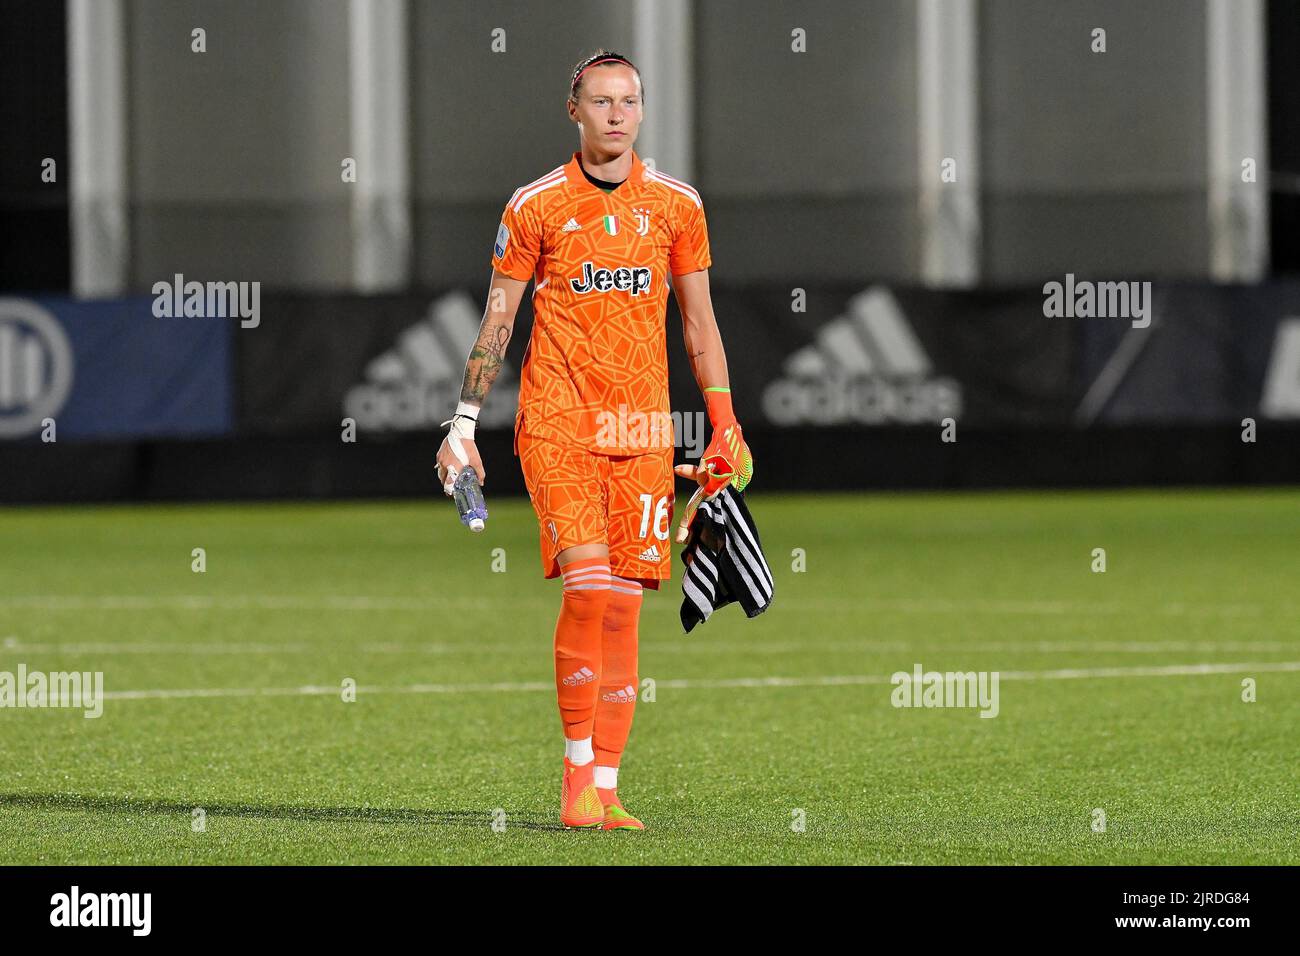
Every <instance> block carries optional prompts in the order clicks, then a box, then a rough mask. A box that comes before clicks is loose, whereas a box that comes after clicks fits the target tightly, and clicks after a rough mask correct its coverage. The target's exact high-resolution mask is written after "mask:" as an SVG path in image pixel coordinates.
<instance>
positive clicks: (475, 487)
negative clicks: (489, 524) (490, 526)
mask: <svg viewBox="0 0 1300 956" xmlns="http://www.w3.org/2000/svg"><path fill="white" fill-rule="evenodd" d="M452 497H453V498H455V499H456V510H457V511H459V512H460V523H461V524H463V525H464V526H465V527H467V528H469V530H470V531H482V530H483V523H484V522H485V521H487V516H488V512H487V503H486V502H485V501H484V500H483V488H482V486H480V485H479V483H478V473H477V472H476V471H474V469H473V468H471V467H469V466H468V465H466V466H465V467H464V468H462V469H461V470H460V472H459V473H458V474H457V475H456V481H455V483H454V484H453V486H452Z"/></svg>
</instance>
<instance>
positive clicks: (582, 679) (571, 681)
mask: <svg viewBox="0 0 1300 956" xmlns="http://www.w3.org/2000/svg"><path fill="white" fill-rule="evenodd" d="M595 679H596V675H595V674H593V673H592V672H591V668H590V667H584V668H582V669H581V670H576V671H574V672H573V673H572V674H570V675H569V676H568V677H566V678H564V680H562V681H560V683H561V684H563V685H564V686H565V687H581V686H582V685H583V684H590V683H591V682H592V681H594V680H595Z"/></svg>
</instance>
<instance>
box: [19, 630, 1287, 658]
mask: <svg viewBox="0 0 1300 956" xmlns="http://www.w3.org/2000/svg"><path fill="white" fill-rule="evenodd" d="M539 641H541V642H542V643H539V644H538V646H539V647H540V646H542V644H543V643H548V642H549V637H547V636H546V635H540V636H539ZM522 646H526V645H521V644H519V643H510V644H504V643H480V642H462V643H446V642H444V643H435V642H418V643H400V642H395V641H389V642H385V643H381V644H377V643H369V644H362V645H361V646H360V647H356V648H352V647H349V646H347V645H346V643H344V642H341V641H339V642H336V641H334V640H332V639H331V640H330V641H329V642H322V643H316V644H309V643H302V642H288V641H287V642H285V643H283V644H275V643H249V642H243V643H238V642H232V643H214V642H203V643H190V642H186V641H124V642H122V643H115V642H112V641H93V642H69V643H66V644H65V643H58V642H31V643H29V642H27V641H20V640H18V639H17V638H14V637H7V638H4V639H3V640H0V652H4V651H9V652H11V653H15V654H178V655H193V656H209V655H235V654H286V655H288V654H320V653H321V652H323V651H328V652H331V653H338V652H343V651H350V652H351V653H354V654H363V655H364V654H385V655H400V654H410V655H420V656H456V655H465V656H476V655H483V654H508V653H513V652H517V651H519V650H520V648H521V647H522ZM641 650H642V652H643V653H646V654H650V655H655V654H670V655H671V654H682V655H693V654H710V655H713V654H722V653H732V652H736V653H745V654H805V653H807V652H808V651H809V650H816V651H827V652H832V653H834V652H843V653H855V654H882V653H886V652H888V653H898V652H908V653H914V654H932V653H935V652H944V653H949V652H953V651H962V652H968V653H983V654H988V653H999V654H1008V653H1009V654H1091V653H1103V654H1165V653H1169V652H1179V651H1181V652H1188V653H1204V654H1213V653H1221V652H1230V653H1245V652H1254V651H1296V650H1300V641H1241V642H1232V641H1167V642H1161V641H1059V642H1053V641H1026V642H1024V643H1018V642H1015V641H996V642H961V643H958V644H953V643H941V644H932V643H929V642H927V641H872V640H863V641H817V642H815V643H812V642H808V641H706V640H704V639H702V638H701V639H699V640H696V639H694V638H686V639H681V638H680V637H678V638H674V639H672V640H662V639H660V640H656V639H654V638H647V639H646V640H645V641H643V643H642V646H641Z"/></svg>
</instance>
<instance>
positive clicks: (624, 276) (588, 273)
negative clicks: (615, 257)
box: [569, 262, 651, 296]
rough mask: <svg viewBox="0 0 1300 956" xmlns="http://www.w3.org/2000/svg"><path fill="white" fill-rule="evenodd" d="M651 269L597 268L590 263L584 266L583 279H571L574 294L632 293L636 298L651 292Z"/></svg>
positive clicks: (636, 267) (625, 267)
mask: <svg viewBox="0 0 1300 956" xmlns="http://www.w3.org/2000/svg"><path fill="white" fill-rule="evenodd" d="M650 277H651V274H650V269H649V268H647V267H645V266H635V267H629V266H619V267H618V268H617V269H605V268H597V267H596V266H594V265H592V264H591V263H590V262H584V263H583V264H582V277H581V278H579V279H570V280H569V285H571V286H573V291H574V292H579V293H585V292H610V291H615V292H631V293H632V294H633V295H634V296H637V295H640V294H641V293H642V292H649V291H650Z"/></svg>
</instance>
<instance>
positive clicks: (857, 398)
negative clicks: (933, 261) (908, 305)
mask: <svg viewBox="0 0 1300 956" xmlns="http://www.w3.org/2000/svg"><path fill="white" fill-rule="evenodd" d="M783 371H784V373H785V374H784V375H783V376H782V377H781V378H779V379H776V380H775V381H772V382H770V383H768V385H767V387H766V388H765V389H764V390H763V410H764V411H765V412H766V413H767V416H768V418H769V419H770V420H771V421H772V422H773V423H775V424H777V425H786V426H791V425H805V424H818V425H840V424H846V423H853V424H863V425H878V424H881V423H884V422H900V423H904V424H922V423H931V422H937V421H940V420H941V419H943V418H946V417H952V418H959V417H960V416H961V409H962V391H961V385H960V384H959V383H957V382H955V381H954V380H953V379H951V378H948V377H946V376H941V375H936V374H935V372H934V368H933V366H932V365H931V364H930V357H929V356H928V355H926V353H925V349H924V348H922V346H921V343H920V342H919V341H917V338H916V335H915V333H914V332H913V331H912V327H911V326H910V325H909V324H908V321H907V318H906V317H905V316H904V315H903V310H902V308H901V307H900V306H899V304H898V300H897V299H895V298H894V295H893V293H891V292H890V291H889V290H888V289H887V288H885V287H884V286H873V287H871V288H870V289H867V290H866V291H865V292H862V293H859V294H858V295H856V296H854V297H853V298H852V299H851V300H850V301H849V303H848V308H847V310H846V314H844V315H841V316H838V317H837V318H835V319H832V320H831V321H830V322H828V323H827V324H826V325H825V326H823V327H822V328H821V330H820V331H818V333H817V338H816V340H815V341H814V342H813V343H812V344H811V345H808V346H805V347H804V348H802V349H799V351H797V352H795V353H794V354H793V355H791V356H790V357H789V358H788V359H786V362H785V368H784V369H783Z"/></svg>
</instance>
